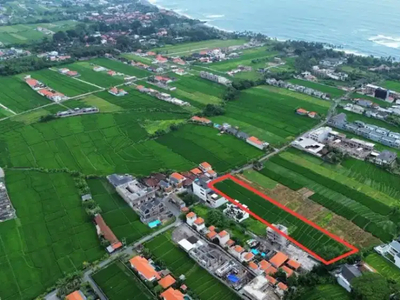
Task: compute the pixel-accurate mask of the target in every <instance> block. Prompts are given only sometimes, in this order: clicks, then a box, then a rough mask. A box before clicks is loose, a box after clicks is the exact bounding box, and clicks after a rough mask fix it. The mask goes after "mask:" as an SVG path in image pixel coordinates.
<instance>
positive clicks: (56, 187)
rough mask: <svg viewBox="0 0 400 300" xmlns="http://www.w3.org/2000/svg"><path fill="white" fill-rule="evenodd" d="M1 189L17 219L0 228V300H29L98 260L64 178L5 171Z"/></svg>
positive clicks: (88, 225) (91, 232)
mask: <svg viewBox="0 0 400 300" xmlns="http://www.w3.org/2000/svg"><path fill="white" fill-rule="evenodd" d="M6 184H7V188H8V191H9V194H10V198H11V200H12V203H13V205H14V207H15V209H16V211H17V216H18V219H15V220H10V221H7V222H5V223H1V224H0V266H1V271H0V281H1V285H0V297H1V298H2V299H4V300H30V299H34V298H36V297H37V296H38V295H39V294H41V293H43V292H45V290H46V289H47V288H48V287H51V286H52V285H53V284H55V283H56V281H57V279H59V278H61V277H64V276H65V275H66V274H69V273H72V272H74V271H76V270H80V269H82V267H83V265H82V263H83V262H85V261H86V262H90V261H94V260H97V259H100V258H101V257H102V256H103V255H104V250H102V248H101V247H100V244H99V241H98V238H97V235H96V230H95V227H94V226H93V224H92V222H91V221H90V219H89V217H88V216H87V214H86V212H85V211H84V209H83V208H82V203H81V199H80V197H79V194H78V191H77V190H76V188H75V185H74V181H73V179H72V177H70V176H69V175H68V174H63V173H53V174H46V173H39V172H33V171H11V170H9V171H7V172H6ZM27 199H29V201H27Z"/></svg>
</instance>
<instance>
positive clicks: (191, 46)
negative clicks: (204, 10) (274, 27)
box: [151, 39, 247, 55]
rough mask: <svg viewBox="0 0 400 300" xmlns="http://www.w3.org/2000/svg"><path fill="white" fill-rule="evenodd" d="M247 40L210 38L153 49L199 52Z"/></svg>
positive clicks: (241, 43) (159, 50)
mask: <svg viewBox="0 0 400 300" xmlns="http://www.w3.org/2000/svg"><path fill="white" fill-rule="evenodd" d="M246 42H247V41H246V40H243V39H238V40H209V41H201V42H193V43H182V44H177V45H166V46H165V47H162V48H154V49H152V50H151V51H154V52H160V53H163V54H168V55H174V54H180V55H183V54H188V53H193V52H199V51H201V50H206V49H210V50H211V49H214V48H225V47H229V46H236V45H243V44H244V43H246Z"/></svg>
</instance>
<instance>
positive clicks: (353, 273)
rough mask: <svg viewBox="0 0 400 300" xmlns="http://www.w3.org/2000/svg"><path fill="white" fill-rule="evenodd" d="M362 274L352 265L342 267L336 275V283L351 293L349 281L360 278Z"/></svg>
mask: <svg viewBox="0 0 400 300" xmlns="http://www.w3.org/2000/svg"><path fill="white" fill-rule="evenodd" d="M361 275H362V274H361V272H360V270H359V269H358V268H357V267H356V266H353V265H348V264H346V265H344V266H343V267H342V269H341V270H340V273H339V274H336V280H337V282H338V283H339V284H340V285H341V286H342V287H343V288H345V289H346V291H348V292H349V293H350V292H351V281H352V280H353V279H354V278H356V277H360V276H361Z"/></svg>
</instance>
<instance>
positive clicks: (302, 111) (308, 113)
mask: <svg viewBox="0 0 400 300" xmlns="http://www.w3.org/2000/svg"><path fill="white" fill-rule="evenodd" d="M296 114H298V115H300V116H308V117H310V118H312V119H315V117H316V116H317V113H316V112H315V111H308V110H306V109H304V108H298V109H296Z"/></svg>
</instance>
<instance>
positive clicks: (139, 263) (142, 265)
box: [129, 256, 161, 280]
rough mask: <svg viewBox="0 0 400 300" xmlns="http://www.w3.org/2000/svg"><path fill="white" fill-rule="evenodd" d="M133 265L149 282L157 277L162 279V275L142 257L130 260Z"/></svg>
mask: <svg viewBox="0 0 400 300" xmlns="http://www.w3.org/2000/svg"><path fill="white" fill-rule="evenodd" d="M129 262H130V263H131V265H132V266H133V267H134V268H135V269H136V270H137V271H138V272H139V273H140V274H142V276H143V277H144V278H146V279H147V280H150V279H152V278H153V277H155V278H156V279H160V278H161V277H160V274H158V272H157V271H156V270H154V268H153V267H152V266H151V265H150V264H149V261H148V260H147V259H145V258H144V257H141V256H135V257H134V258H131V259H130V260H129Z"/></svg>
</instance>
